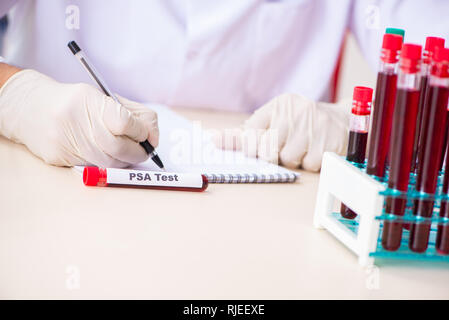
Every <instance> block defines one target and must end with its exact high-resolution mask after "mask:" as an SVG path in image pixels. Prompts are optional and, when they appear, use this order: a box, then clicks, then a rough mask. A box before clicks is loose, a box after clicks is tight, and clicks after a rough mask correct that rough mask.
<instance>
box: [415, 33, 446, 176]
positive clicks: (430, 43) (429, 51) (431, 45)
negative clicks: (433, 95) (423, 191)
mask: <svg viewBox="0 0 449 320" xmlns="http://www.w3.org/2000/svg"><path fill="white" fill-rule="evenodd" d="M438 47H444V39H443V38H438V37H427V38H426V45H425V47H424V52H423V59H422V65H421V81H420V82H421V84H420V94H419V106H418V116H417V118H416V135H415V142H414V147H413V160H412V161H413V162H412V171H413V172H416V169H417V167H418V165H417V162H418V154H419V149H420V146H419V143H420V136H421V134H422V129H421V128H423V114H424V108H425V107H426V106H427V105H428V104H427V103H426V101H425V100H426V97H427V93H428V80H429V74H430V63H431V61H432V57H433V55H434V53H435V49H436V48H438ZM445 131H446V130H445ZM446 139H447V136H446ZM442 159H444V152H443V156H442ZM441 161H442V160H441ZM441 165H442V163H440V167H439V169H441Z"/></svg>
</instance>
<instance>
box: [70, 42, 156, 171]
mask: <svg viewBox="0 0 449 320" xmlns="http://www.w3.org/2000/svg"><path fill="white" fill-rule="evenodd" d="M68 47H69V49H70V51H72V53H73V55H74V56H75V57H76V58H78V60H79V61H80V63H81V65H82V66H83V67H84V69H85V70H86V71H87V73H88V74H89V75H90V77H91V78H92V79H93V80H94V81H95V82H96V83H97V84H98V86H99V87H100V88H101V90H102V91H103V92H104V94H106V95H107V96H109V97H111V98H112V99H114V101H116V102H117V103H120V101H119V100H118V99H117V97H115V95H114V94H113V93H112V92H111V91H110V90H109V88H108V86H107V85H106V82H105V81H104V80H103V79H102V78H101V76H100V74H99V73H98V72H97V71H96V70H95V68H94V67H93V65H92V63H90V61H89V60H88V59H87V57H86V55H85V54H84V53H83V51H82V50H81V49H80V47H79V46H78V45H77V43H76V42H75V41H70V42H69V43H68ZM140 145H141V146H142V147H143V148H144V149H145V152H146V153H147V154H148V155H149V156H150V157H151V159H152V160H153V161H154V163H156V165H157V166H158V167H159V168H161V169H164V165H163V163H162V161H161V159H160V158H159V156H158V154H157V153H156V151H155V149H154V147H153V146H152V145H151V144H150V143H149V142H148V140H145V141H142V142H140Z"/></svg>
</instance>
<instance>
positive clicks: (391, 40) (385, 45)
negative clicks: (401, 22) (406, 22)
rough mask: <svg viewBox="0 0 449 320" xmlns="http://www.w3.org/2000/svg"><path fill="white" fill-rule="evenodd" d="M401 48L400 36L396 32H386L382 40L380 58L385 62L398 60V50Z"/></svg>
mask: <svg viewBox="0 0 449 320" xmlns="http://www.w3.org/2000/svg"><path fill="white" fill-rule="evenodd" d="M401 48H402V37H401V36H400V35H397V34H392V33H386V34H384V38H383V41H382V54H381V57H380V58H381V60H382V61H384V62H386V63H396V62H398V52H399V51H400V50H401Z"/></svg>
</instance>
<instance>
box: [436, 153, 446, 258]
mask: <svg viewBox="0 0 449 320" xmlns="http://www.w3.org/2000/svg"><path fill="white" fill-rule="evenodd" d="M448 153H449V148H448V147H447V146H446V158H447V157H448ZM441 193H442V194H443V195H446V196H448V197H449V161H446V164H445V167H444V179H443V188H442V190H441ZM440 218H446V219H449V201H447V200H441V205H440ZM435 248H436V249H437V251H438V252H439V253H441V254H449V223H446V224H442V223H440V224H438V230H437V239H436V243H435Z"/></svg>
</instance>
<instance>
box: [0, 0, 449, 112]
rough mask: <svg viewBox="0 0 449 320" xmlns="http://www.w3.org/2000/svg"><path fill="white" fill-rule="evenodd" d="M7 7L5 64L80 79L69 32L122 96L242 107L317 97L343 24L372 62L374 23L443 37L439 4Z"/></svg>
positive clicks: (155, 1) (292, 1)
mask: <svg viewBox="0 0 449 320" xmlns="http://www.w3.org/2000/svg"><path fill="white" fill-rule="evenodd" d="M11 3H15V5H14V7H13V8H12V10H10V11H9V27H8V29H7V32H6V35H5V42H4V50H3V51H4V52H3V53H2V54H3V56H4V57H5V58H6V59H7V61H9V62H11V63H13V64H15V65H19V66H21V67H26V68H34V69H37V70H39V71H41V72H43V73H46V74H48V75H50V76H52V77H54V78H56V79H58V80H60V81H66V82H78V81H84V82H88V83H91V80H90V79H89V78H88V76H87V75H86V73H85V71H84V70H83V69H82V68H81V67H80V65H79V64H78V61H77V60H76V59H75V58H74V57H73V56H72V54H71V53H70V52H69V50H68V48H67V42H68V41H69V40H76V41H77V42H78V43H79V45H80V46H81V48H82V49H83V50H84V51H85V52H86V54H87V55H88V56H89V57H90V59H91V60H92V61H93V63H94V65H96V66H97V69H99V70H100V72H101V73H102V75H103V77H104V78H105V80H106V81H107V83H108V84H109V85H110V87H111V88H112V90H113V91H115V92H118V93H119V94H121V95H123V96H126V97H128V98H131V99H134V100H138V101H153V102H159V103H164V104H168V105H172V106H191V107H200V108H201V107H202V108H216V109H224V110H238V111H248V112H250V111H253V110H254V109H256V108H257V107H259V106H261V105H262V104H263V103H265V102H266V101H268V100H269V99H271V98H272V97H274V96H276V95H278V94H280V93H284V92H292V93H301V94H303V95H305V96H308V97H309V98H312V99H322V100H326V99H327V98H328V97H329V87H330V79H331V76H332V73H333V70H334V68H335V65H336V62H337V59H338V55H339V51H340V47H341V45H342V40H343V37H344V34H345V32H346V30H347V29H350V30H351V31H352V32H353V33H354V34H355V36H356V38H357V40H358V43H359V45H360V47H361V49H362V52H363V53H364V55H365V56H366V58H367V59H368V60H369V62H370V63H371V65H372V66H373V69H375V68H376V67H377V61H378V56H379V49H380V44H381V38H382V34H383V32H384V30H385V27H386V26H395V27H402V28H405V29H406V41H408V42H418V43H422V42H423V41H424V38H425V36H426V35H438V36H443V37H446V38H448V35H449V19H448V17H447V14H448V12H449V1H446V0H434V1H422V0H407V1H400V0H384V1H381V0H378V1H370V0H357V1H355V0H354V1H351V0H226V1H213V0H140V1H139V0H131V1H128V0H127V1H124V0H89V1H88V0H58V1H56V0H34V1H33V0H16V1H14V0H1V3H0V15H2V14H5V13H6V12H8V10H9V9H10V8H11ZM78 10H79V29H78V28H77V27H78V25H77V18H78V16H77V11H78Z"/></svg>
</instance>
